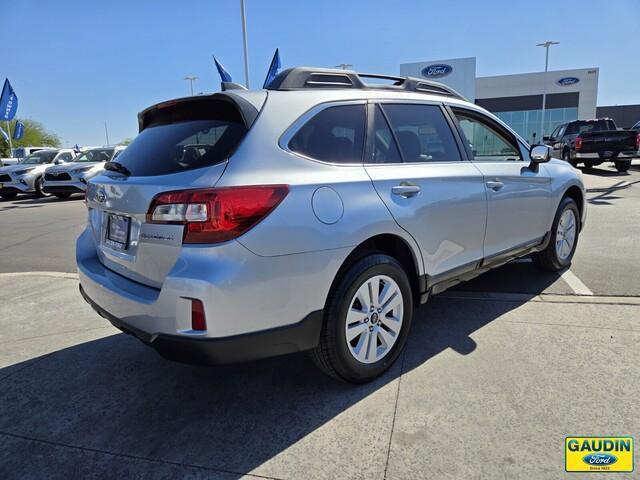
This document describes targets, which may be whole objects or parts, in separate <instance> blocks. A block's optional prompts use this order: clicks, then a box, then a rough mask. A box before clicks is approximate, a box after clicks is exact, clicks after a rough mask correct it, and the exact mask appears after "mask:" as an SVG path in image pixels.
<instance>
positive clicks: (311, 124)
mask: <svg viewBox="0 0 640 480" xmlns="http://www.w3.org/2000/svg"><path fill="white" fill-rule="evenodd" d="M364 132H365V105H364V104H362V105H336V106H334V107H328V108H325V109H324V110H322V111H321V112H319V113H317V114H316V115H315V116H314V117H313V118H311V119H310V120H309V121H308V122H307V123H305V124H304V126H303V127H302V128H300V130H298V132H297V133H296V134H295V135H294V136H293V138H291V140H290V141H289V150H291V151H292V152H295V153H299V154H300V155H304V156H305V157H309V158H313V159H315V160H321V161H323V162H329V163H361V162H362V149H363V146H364Z"/></svg>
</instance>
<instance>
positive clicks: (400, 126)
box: [382, 104, 462, 163]
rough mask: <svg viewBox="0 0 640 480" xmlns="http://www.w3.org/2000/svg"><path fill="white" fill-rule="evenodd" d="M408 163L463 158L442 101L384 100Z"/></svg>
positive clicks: (448, 160)
mask: <svg viewBox="0 0 640 480" xmlns="http://www.w3.org/2000/svg"><path fill="white" fill-rule="evenodd" d="M382 110H384V113H385V114H386V116H387V118H388V119H389V123H390V124H391V128H392V129H393V133H394V135H395V137H396V139H397V140H398V144H399V145H400V152H401V153H402V159H403V161H404V162H406V163H421V162H459V161H461V160H462V158H461V157H460V151H459V150H458V147H457V145H456V141H455V138H454V136H453V133H452V132H451V128H449V124H448V123H447V120H446V119H445V117H444V114H443V113H442V110H441V109H440V107H439V106H438V105H418V104H383V105H382Z"/></svg>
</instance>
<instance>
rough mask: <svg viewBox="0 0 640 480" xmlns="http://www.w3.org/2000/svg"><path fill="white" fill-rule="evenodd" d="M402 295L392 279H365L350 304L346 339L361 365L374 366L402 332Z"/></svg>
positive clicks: (389, 349)
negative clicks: (372, 364)
mask: <svg viewBox="0 0 640 480" xmlns="http://www.w3.org/2000/svg"><path fill="white" fill-rule="evenodd" d="M403 309H404V303H403V298H402V292H401V290H400V287H399V286H398V284H397V283H396V282H395V280H393V279H392V278H391V277H388V276H386V275H376V276H374V277H371V278H369V279H367V280H366V281H365V282H364V283H363V284H362V285H361V286H360V288H358V290H357V291H356V293H355V295H354V296H353V298H352V299H351V302H350V304H349V310H348V312H347V320H346V322H345V336H346V341H347V346H348V348H349V352H351V355H352V356H353V357H354V358H355V359H356V360H357V361H358V362H361V363H375V362H378V361H379V360H381V359H382V358H384V357H385V356H386V355H387V354H388V353H389V352H390V351H391V349H392V348H393V345H394V344H395V343H396V340H397V339H398V337H399V335H400V331H401V329H402V320H403V316H404V311H403Z"/></svg>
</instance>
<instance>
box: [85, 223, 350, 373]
mask: <svg viewBox="0 0 640 480" xmlns="http://www.w3.org/2000/svg"><path fill="white" fill-rule="evenodd" d="M348 253H349V249H338V250H329V251H320V252H309V253H303V254H295V255H284V256H279V257H260V256H258V255H255V254H254V253H252V252H251V251H249V250H248V249H246V248H245V247H244V246H242V245H241V244H240V243H238V242H236V241H230V242H227V243H225V244H220V245H218V246H216V247H201V246H197V247H187V246H182V247H181V253H180V255H179V257H178V259H177V260H176V263H175V265H174V267H173V268H172V269H171V271H170V272H169V273H168V275H167V276H166V277H165V278H164V280H163V282H162V287H161V288H154V287H151V286H148V285H144V284H141V283H138V282H136V281H134V280H131V279H129V278H127V277H125V276H123V275H120V274H118V273H116V272H114V271H112V270H110V269H108V268H106V267H105V266H104V265H103V264H102V263H101V261H100V259H99V258H98V254H97V251H96V244H95V241H94V239H93V235H92V233H91V231H90V230H85V232H83V233H82V234H81V235H80V237H79V238H78V241H77V244H76V263H77V267H78V275H79V278H80V285H81V288H82V292H83V296H84V297H85V299H87V301H88V302H89V303H90V304H91V305H92V306H93V308H94V309H95V310H96V311H97V312H98V313H100V315H102V316H103V317H105V318H107V319H108V320H109V321H110V322H111V323H113V324H114V325H115V326H116V327H118V328H120V329H121V330H123V331H126V332H127V333H132V334H134V335H135V336H136V337H138V338H140V339H141V340H143V341H144V342H146V343H147V344H150V345H151V346H153V347H154V348H156V349H157V350H158V351H159V352H160V353H161V354H162V355H164V356H166V357H168V358H172V359H175V360H182V361H186V362H196V363H226V362H234V361H239V360H247V359H253V358H262V357H265V356H271V355H280V354H284V353H292V352H297V351H302V350H307V349H310V348H313V347H315V346H316V345H317V343H318V335H319V332H320V326H321V323H322V314H321V313H319V312H321V311H322V309H323V308H324V303H325V301H326V298H327V295H328V292H329V289H330V287H331V283H332V281H333V279H334V278H335V275H336V272H337V271H338V269H339V267H340V265H341V264H342V261H343V260H344V258H346V256H347V255H348ZM192 299H196V300H200V301H201V302H202V304H203V306H204V313H205V318H206V325H207V330H206V331H205V332H201V331H193V330H191V301H192Z"/></svg>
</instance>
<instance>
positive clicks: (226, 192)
mask: <svg viewBox="0 0 640 480" xmlns="http://www.w3.org/2000/svg"><path fill="white" fill-rule="evenodd" d="M287 193H289V186H288V185H257V186H246V187H223V188H208V189H199V190H181V191H177V192H166V193H161V194H159V195H156V197H155V198H154V199H153V200H152V202H151V206H150V207H149V211H148V212H147V223H160V224H170V225H184V238H183V243H218V242H225V241H227V240H231V239H233V238H236V237H239V236H240V235H242V234H243V233H244V232H246V231H247V230H249V229H250V228H251V227H253V226H254V225H256V224H257V223H258V222H260V220H262V219H263V218H264V217H265V216H267V215H268V214H269V212H271V210H273V209H274V208H275V207H276V206H278V204H279V203H280V202H281V201H282V200H283V199H284V197H286V196H287Z"/></svg>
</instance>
